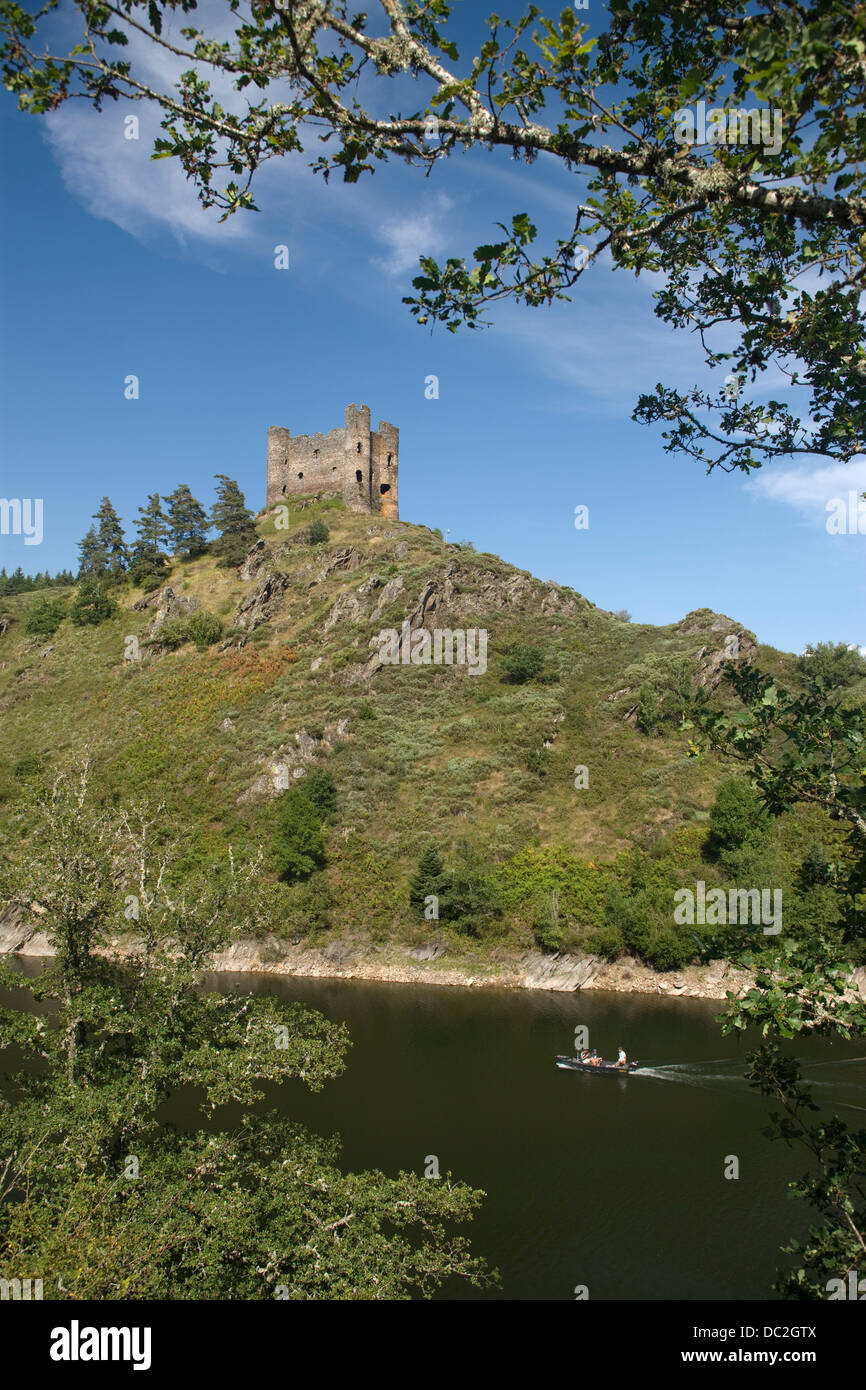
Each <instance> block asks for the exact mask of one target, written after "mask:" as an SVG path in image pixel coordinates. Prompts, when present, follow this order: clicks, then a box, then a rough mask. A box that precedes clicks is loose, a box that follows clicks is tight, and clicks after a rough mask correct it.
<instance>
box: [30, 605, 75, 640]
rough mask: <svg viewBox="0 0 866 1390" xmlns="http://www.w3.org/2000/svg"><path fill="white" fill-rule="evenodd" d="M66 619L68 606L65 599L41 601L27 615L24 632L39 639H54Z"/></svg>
mask: <svg viewBox="0 0 866 1390" xmlns="http://www.w3.org/2000/svg"><path fill="white" fill-rule="evenodd" d="M65 617H66V604H65V603H64V601H63V599H60V598H54V599H44V598H43V599H40V600H39V602H38V603H35V604H34V605H33V607H32V608H31V609H30V612H29V613H28V614H27V622H26V623H25V624H24V631H25V632H29V633H31V634H35V635H37V636H39V637H53V636H54V633H55V632H56V631H57V629H58V628H59V626H60V624H61V623H62V622H63V619H64V618H65Z"/></svg>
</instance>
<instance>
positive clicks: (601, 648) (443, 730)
mask: <svg viewBox="0 0 866 1390" xmlns="http://www.w3.org/2000/svg"><path fill="white" fill-rule="evenodd" d="M284 512H285V509H283V513H282V515H284ZM317 519H318V520H319V521H321V522H324V523H325V526H326V528H327V538H326V539H324V540H319V541H317V542H315V543H314V542H313V541H311V539H310V525H311V523H312V522H313V521H314V520H317ZM279 520H281V514H280V513H279V512H276V513H272V514H270V515H263V516H262V517H260V518H259V520H258V539H257V541H256V543H255V545H254V546H253V547H252V548H251V550H250V552H249V554H248V555H247V556H246V558H245V560H244V562H243V564H242V565H241V566H240V567H239V568H236V569H224V568H219V567H218V565H217V563H216V560H215V559H214V558H212V557H211V556H209V555H205V556H203V557H201V558H200V559H197V560H194V561H189V562H177V561H176V562H175V563H174V564H173V566H172V568H171V571H170V573H169V574H168V576H167V578H166V580H165V582H163V583H162V584H161V586H160V587H159V588H157V589H153V590H151V591H150V592H147V593H144V592H141V591H136V590H127V591H125V592H122V593H121V595H120V597H119V601H120V604H121V608H120V612H119V614H118V615H117V616H116V617H114V618H111V619H110V620H108V621H106V622H103V623H101V624H100V625H99V626H98V627H84V628H75V627H73V626H72V625H71V624H70V623H69V622H64V623H63V625H62V626H61V627H60V629H59V630H58V631H57V633H56V634H55V636H54V637H52V638H51V639H49V640H47V641H46V640H45V639H42V638H38V637H37V638H34V637H30V636H28V635H27V633H26V630H25V629H26V621H25V620H26V613H27V608H28V604H29V603H30V602H32V601H33V596H32V595H19V596H17V597H16V598H11V599H7V600H4V601H3V610H4V611H3V612H0V711H2V721H0V744H2V745H4V746H3V755H4V757H3V763H4V768H5V771H4V772H3V774H2V782H0V794H2V797H3V801H2V815H3V817H4V818H5V820H6V821H7V822H8V820H9V817H10V816H11V815H12V814H13V812H12V808H13V807H14V804H15V800H16V797H17V795H18V793H19V791H20V781H21V777H22V776H23V775H29V773H30V772H31V771H32V770H33V769H34V768H41V769H42V770H43V771H44V770H46V769H48V768H50V767H59V766H62V765H64V764H65V763H67V762H70V761H72V760H74V759H76V758H80V757H81V756H82V755H83V754H84V753H85V752H87V753H88V755H89V757H90V759H91V762H92V765H93V768H94V777H95V779H96V783H97V785H98V787H99V791H100V794H101V795H104V796H106V797H109V798H111V799H113V800H114V801H118V800H122V799H124V798H128V797H129V796H130V795H133V794H134V796H135V797H136V798H144V799H151V800H152V801H156V800H159V801H162V802H164V803H165V815H166V816H168V817H170V818H171V819H172V821H173V823H179V824H182V825H183V826H184V827H185V828H186V829H187V831H188V833H189V837H190V848H189V854H190V857H191V858H194V859H196V860H198V861H208V860H210V859H214V858H216V857H217V856H219V855H223V854H225V853H226V850H227V846H228V845H231V847H232V852H233V853H234V854H235V855H244V854H246V853H252V852H254V850H255V849H257V848H258V847H262V848H263V850H264V852H265V860H264V863H265V869H264V873H265V875H266V877H268V878H269V880H272V881H273V883H274V891H275V895H276V896H275V903H277V904H278V905H279V910H278V911H277V913H276V915H275V920H274V926H273V930H272V931H271V932H270V933H269V934H268V936H267V940H263V941H260V942H257V943H247V944H246V945H245V946H244V947H243V948H240V947H238V948H237V949H236V952H235V957H234V960H235V966H234V968H241V966H240V961H241V958H243V960H244V961H245V964H244V966H243V968H247V967H248V966H251V965H252V964H253V963H254V962H255V963H257V965H258V967H259V968H269V969H301V968H302V964H301V958H302V957H304V958H305V959H306V960H307V963H308V964H309V963H310V961H312V960H313V959H314V957H315V959H317V960H318V961H319V966H320V969H321V972H322V973H327V972H329V971H331V970H332V969H333V973H354V974H363V973H365V972H366V970H367V969H374V968H375V961H376V958H377V956H378V957H379V958H380V965H381V969H382V970H383V971H384V970H386V969H387V970H389V971H392V972H393V971H397V974H391V975H388V974H385V975H383V976H382V978H404V977H408V978H416V977H418V976H419V975H423V976H424V977H426V978H433V976H434V975H437V976H442V975H443V974H444V975H446V976H448V978H450V976H451V973H453V974H454V975H455V978H462V979H467V978H472V979H475V980H481V979H484V980H489V981H490V982H499V983H521V982H522V983H527V984H530V985H538V986H540V987H546V988H576V987H585V986H587V985H588V984H590V983H593V984H595V985H596V987H604V988H610V987H616V986H615V983H614V982H615V980H616V979H617V978H619V979H620V980H621V982H625V981H627V980H633V981H635V982H637V981H639V980H643V979H644V978H645V972H646V973H647V977H649V976H653V978H655V979H656V981H658V980H659V979H661V978H662V977H661V976H659V975H658V974H657V973H656V974H655V975H653V971H652V969H650V967H655V968H656V972H657V971H658V969H659V968H661V969H662V970H663V971H667V972H669V971H670V970H671V969H673V970H679V971H680V972H684V971H690V970H692V968H693V967H695V968H697V967H698V966H699V965H700V959H701V950H700V949H698V948H696V947H695V946H694V945H693V944H690V943H688V942H685V941H684V940H680V941H679V944H677V941H676V940H675V936H676V934H675V933H672V932H671V930H670V927H669V918H670V912H669V911H668V908H667V907H665V906H664V904H669V903H670V896H671V895H670V891H669V890H670V886H671V885H672V884H674V883H677V882H682V881H688V880H689V878H690V877H692V878H694V876H703V877H705V878H707V879H708V881H709V880H712V879H713V875H714V874H715V873H716V872H717V871H716V870H715V869H713V867H712V865H707V864H706V863H705V862H704V847H705V841H706V834H707V825H706V822H707V819H708V815H709V812H710V808H711V807H712V805H713V801H714V798H715V794H716V789H717V787H718V785H719V783H720V781H721V780H722V779H723V778H724V777H725V776H729V775H730V770H729V769H725V768H722V767H721V766H720V765H719V764H717V763H716V762H715V761H713V760H712V759H708V758H693V757H689V756H688V748H687V738H686V736H685V734H684V733H683V731H682V728H681V722H682V717H683V714H684V713H687V710H688V706H689V702H690V701H691V700H692V699H694V698H695V696H696V694H697V692H699V691H702V690H703V691H708V692H716V694H717V695H718V694H720V693H721V692H720V691H719V683H720V681H721V677H722V673H723V670H724V666H725V662H726V661H728V660H730V659H732V652H733V653H734V654H735V659H747V658H750V657H751V656H753V655H755V654H756V653H758V652H759V648H758V646H757V643H756V639H755V636H754V634H753V633H751V632H749V631H748V630H747V629H745V628H744V627H743V626H742V624H741V623H739V622H737V621H735V620H733V619H731V618H728V617H726V616H724V615H721V614H716V613H713V612H711V611H710V610H708V609H701V608H698V609H696V610H694V611H692V612H691V613H689V614H687V615H686V616H685V617H684V618H683V619H682V620H680V621H678V622H676V623H672V624H671V625H669V626H667V627H650V626H647V625H640V624H636V623H632V622H630V621H628V620H627V617H626V616H624V615H616V614H613V613H611V612H608V611H606V610H604V609H602V608H599V607H597V606H596V605H595V604H594V603H592V602H591V601H590V600H589V599H588V598H586V597H585V596H583V595H582V594H580V593H579V592H577V591H576V590H574V589H570V588H567V587H565V586H563V585H560V584H556V583H553V582H551V581H543V580H541V579H538V578H536V577H534V576H533V575H531V574H529V573H527V572H525V571H522V570H518V569H516V568H514V567H513V566H511V565H509V564H507V563H505V562H504V561H503V560H501V559H499V558H498V557H497V556H495V555H489V554H478V553H476V552H475V550H474V549H473V548H472V547H471V546H468V545H447V544H446V543H445V542H444V541H443V540H442V538H441V536H439V535H438V534H436V533H434V532H432V531H430V530H429V529H428V528H426V527H424V526H418V525H413V524H411V523H409V522H403V521H395V520H387V519H385V518H381V517H371V516H368V515H357V514H352V513H349V512H347V511H346V510H344V508H343V506H342V504H341V503H339V502H338V501H336V500H333V499H329V500H319V501H315V500H314V501H311V502H309V503H307V504H303V505H302V504H298V505H296V506H293V508H292V513H291V516H290V518H289V525H288V528H287V529H284V530H280V529H278V526H277V522H278V521H279ZM195 614H199V615H201V614H207V615H211V617H212V620H213V630H212V631H210V630H209V632H208V636H207V638H206V639H204V640H202V641H200V642H199V645H198V646H196V645H195V643H194V642H192V641H190V640H187V639H186V638H185V637H184V634H183V625H184V622H185V621H187V620H189V619H190V618H191V617H192V616H193V615H195ZM389 633H390V634H391V635H390V637H383V634H389ZM482 633H483V634H484V643H483V646H484V652H483V661H482V659H481V657H482V652H481V646H480V645H479V634H482ZM437 634H439V636H438V637H437ZM442 634H445V635H444V637H443V636H442ZM473 634H474V636H473ZM461 641H462V642H463V643H464V646H463V647H461V645H460V644H461ZM389 642H390V644H391V645H390V646H389V645H388V643H389ZM437 642H439V643H440V644H441V643H444V647H442V648H441V650H440V654H439V655H440V659H439V660H437V646H436V644H437ZM473 643H474V646H473ZM461 651H465V653H466V654H465V655H464V656H463V659H462V661H461ZM473 653H474V663H475V669H472V659H473ZM448 655H451V656H452V658H453V659H452V660H451V661H450V662H449V661H448ZM760 656H761V660H762V664H763V665H764V666H765V667H767V668H768V669H771V670H772V669H777V670H783V669H785V668H786V666H788V665H789V658H786V657H784V656H783V655H781V654H779V653H777V652H773V651H771V650H769V649H766V648H762V649H760ZM313 771H319V772H322V771H326V772H327V774H328V779H329V781H330V783H331V785H332V787H333V789H334V791H335V804H334V808H333V812H332V814H330V815H329V816H328V817H327V818H326V820H325V823H324V825H323V835H324V841H325V851H326V852H325V860H324V863H323V864H322V865H321V866H319V868H318V870H317V872H316V873H315V874H314V875H312V876H309V877H308V878H307V880H306V881H304V882H295V883H289V884H286V883H280V882H278V877H279V865H278V864H276V863H275V862H274V861H273V859H272V858H269V857H268V856H269V854H270V840H271V834H272V830H273V825H274V817H275V812H276V808H277V804H278V798H281V797H284V796H285V795H286V794H293V793H294V792H297V791H298V789H299V788H300V789H302V788H303V786H304V779H305V778H308V776H309V774H310V773H311V772H313ZM429 849H435V850H437V851H438V852H439V854H440V855H441V857H442V861H443V865H444V872H445V874H446V876H447V877H448V881H449V883H450V885H451V887H450V889H449V891H450V894H451V900H452V909H451V911H450V912H449V913H444V914H443V915H442V916H441V917H440V918H439V919H436V920H426V919H425V918H424V917H423V915H421V914H420V913H419V912H418V910H417V904H416V905H415V906H413V904H412V902H411V901H410V893H411V885H412V882H413V878H414V876H415V875H416V874H417V872H418V865H419V859H420V858H421V856H422V855H423V853H424V851H425V850H429ZM647 866H648V868H649V870H650V871H651V877H652V875H654V876H655V880H656V888H655V889H653V891H654V892H655V893H656V899H657V900H658V903H660V904H662V906H661V907H659V908H658V911H657V912H655V916H654V918H653V921H652V922H650V923H649V925H648V926H647V927H646V930H645V931H644V933H643V936H642V935H641V931H640V930H639V929H638V928H637V927H634V928H633V929H632V928H630V927H628V925H627V923H625V917H622V910H621V907H620V906H618V905H617V903H618V900H617V898H616V892H619V893H620V894H625V897H626V899H629V895H631V898H632V899H633V897H634V894H635V892H644V891H645V889H646V886H645V885H643V886H642V883H643V880H642V879H641V875H643V878H644V879H645V878H646V872H645V870H647ZM636 874H637V878H636V877H635V875H636ZM638 880H641V882H638ZM662 883H663V886H662V887H659V884H662ZM278 890H279V892H284V893H285V894H286V895H287V896H286V897H285V899H284V900H283V899H280V898H279V892H278ZM646 891H648V890H646ZM455 903H456V906H455V905H454V904H455ZM618 914H619V915H618ZM626 915H627V914H626ZM621 917H622V920H620V918H621ZM32 926H33V929H34V931H35V930H36V929H37V928H38V923H33V924H32ZM13 934H14V933H13ZM7 936H8V933H7ZM25 944H26V943H25ZM700 945H701V943H698V946H699V947H700ZM7 949H9V946H8V944H7ZM238 950H242V952H246V955H243V956H242V957H241V956H238V954H237V951H238ZM311 953H313V954H311ZM690 953H691V956H694V959H692V958H691V956H690ZM703 955H704V957H706V950H705V949H704V950H703ZM385 957H387V965H386V963H385V959H384V958H385ZM292 962H294V964H293V963H292ZM353 962H354V964H353ZM401 962H402V964H401ZM335 963H336V964H335ZM401 969H402V970H404V971H405V972H408V975H404V974H400V970H401ZM701 969H705V967H701ZM706 969H709V967H708V966H707V967H706ZM413 972H415V973H413ZM449 972H450V973H449ZM617 972H619V974H618V973H617ZM717 973H718V972H717ZM682 978H683V979H686V976H685V975H683V976H682ZM666 979H667V984H666V985H665V988H666V989H667V988H668V987H669V985H670V981H671V979H672V976H671V975H670V974H669V973H668V974H667V975H666ZM545 982H546V983H545ZM704 983H706V982H704ZM687 984H688V988H687V992H704V990H703V989H698V987H697V985H696V984H695V980H693V979H692V977H691V976H689V977H688V981H687ZM718 986H719V981H718V980H716V982H715V984H714V985H713V986H712V988H710V987H709V986H707V988H708V989H709V992H713V990H714V989H716V988H718ZM626 987H631V988H639V987H641V986H640V984H638V983H634V984H632V985H630V986H629V985H626ZM722 992H723V990H722Z"/></svg>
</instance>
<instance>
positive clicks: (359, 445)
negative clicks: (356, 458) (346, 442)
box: [358, 439, 361, 454]
mask: <svg viewBox="0 0 866 1390" xmlns="http://www.w3.org/2000/svg"><path fill="white" fill-rule="evenodd" d="M360 452H361V441H360V439H359V440H358V453H359V454H360Z"/></svg>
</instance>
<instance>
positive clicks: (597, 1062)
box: [589, 1048, 601, 1067]
mask: <svg viewBox="0 0 866 1390" xmlns="http://www.w3.org/2000/svg"><path fill="white" fill-rule="evenodd" d="M589 1065H590V1066H591V1067H600V1066H601V1058H600V1057H599V1055H598V1053H597V1051H596V1050H595V1048H593V1049H592V1056H591V1057H590V1059H589Z"/></svg>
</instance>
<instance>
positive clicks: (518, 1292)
mask: <svg viewBox="0 0 866 1390" xmlns="http://www.w3.org/2000/svg"><path fill="white" fill-rule="evenodd" d="M28 968H29V967H28ZM207 983H208V986H209V987H214V988H220V989H224V990H225V989H241V990H244V991H247V990H248V991H250V992H253V993H273V994H276V995H278V996H279V997H280V998H282V999H286V1000H297V1001H300V1002H303V1003H306V1004H309V1005H311V1006H313V1007H315V1008H317V1009H320V1010H321V1011H322V1012H323V1013H324V1014H326V1015H327V1016H328V1017H329V1018H332V1019H335V1020H339V1021H342V1022H345V1023H346V1024H347V1025H348V1027H349V1030H350V1034H351V1037H352V1040H353V1047H352V1048H351V1050H350V1052H349V1057H348V1066H347V1068H346V1071H345V1072H344V1074H343V1075H342V1076H341V1077H340V1078H339V1079H338V1080H336V1081H334V1082H331V1083H329V1084H328V1086H327V1087H326V1088H325V1090H324V1091H323V1092H321V1093H319V1094H318V1095H310V1094H309V1093H308V1092H307V1091H306V1090H305V1089H304V1088H303V1086H301V1085H300V1083H291V1084H289V1085H286V1086H283V1087H280V1088H274V1089H273V1090H272V1091H271V1093H270V1094H269V1096H268V1102H267V1104H268V1106H273V1105H277V1106H278V1107H279V1108H280V1109H283V1110H285V1111H286V1112H288V1113H291V1114H292V1116H293V1117H294V1118H296V1119H298V1120H301V1121H303V1122H305V1123H306V1124H307V1125H309V1127H310V1128H312V1129H315V1130H317V1131H318V1132H320V1133H324V1134H331V1133H334V1132H336V1133H339V1134H340V1135H341V1136H342V1139H343V1158H344V1162H345V1164H346V1166H347V1167H350V1168H364V1167H376V1168H380V1169H382V1170H384V1171H385V1172H392V1173H393V1172H396V1171H397V1170H398V1169H413V1170H414V1171H416V1172H419V1173H422V1172H423V1171H424V1168H425V1163H426V1162H427V1159H428V1156H429V1155H435V1156H436V1157H437V1158H438V1162H439V1167H440V1171H441V1172H442V1173H443V1174H445V1173H447V1172H450V1173H451V1174H453V1175H454V1177H455V1178H459V1179H462V1180H465V1181H466V1182H468V1183H471V1184H472V1185H473V1186H475V1187H480V1188H483V1189H484V1191H485V1192H486V1193H487V1198H486V1200H485V1202H484V1205H483V1208H482V1210H481V1212H480V1214H479V1215H478V1217H477V1218H476V1220H475V1221H474V1222H473V1223H472V1226H471V1228H468V1227H467V1228H465V1229H466V1230H467V1231H468V1230H470V1229H471V1232H472V1240H473V1245H474V1248H475V1250H476V1252H477V1253H479V1254H483V1255H485V1256H486V1257H487V1258H488V1260H489V1261H490V1262H491V1263H492V1264H493V1265H495V1266H496V1267H497V1268H498V1269H499V1271H500V1275H501V1278H502V1288H501V1289H500V1290H498V1291H493V1292H485V1293H479V1292H477V1291H475V1290H471V1289H469V1290H467V1289H464V1288H462V1287H459V1286H454V1287H449V1288H448V1289H447V1290H446V1291H445V1292H444V1293H443V1294H442V1295H440V1296H444V1297H451V1298H463V1299H466V1298H509V1299H573V1298H574V1296H575V1292H574V1291H575V1286H576V1285H586V1286H587V1288H588V1291H589V1297H590V1299H623V1298H625V1299H680V1298H685V1299H746V1298H772V1297H774V1295H773V1293H772V1289H771V1285H772V1281H773V1278H774V1273H775V1270H776V1268H777V1266H778V1264H779V1263H783V1262H784V1259H785V1257H784V1256H779V1253H778V1251H779V1246H780V1245H781V1244H782V1243H783V1242H785V1241H787V1240H788V1239H789V1238H790V1237H791V1236H792V1235H794V1234H802V1233H803V1232H804V1231H805V1229H806V1227H807V1225H808V1224H809V1213H808V1211H807V1210H806V1209H805V1208H804V1207H803V1205H802V1204H801V1203H799V1202H792V1201H789V1200H788V1199H787V1198H786V1194H785V1184H786V1181H787V1180H788V1179H789V1178H791V1177H795V1176H797V1175H799V1174H800V1173H801V1172H803V1171H805V1170H806V1168H807V1159H806V1155H805V1153H802V1152H800V1151H795V1150H789V1149H786V1147H785V1146H784V1145H783V1144H780V1143H770V1141H769V1140H767V1139H766V1138H765V1137H763V1135H762V1129H763V1127H764V1126H765V1125H766V1123H767V1115H768V1112H769V1110H770V1108H771V1107H770V1105H769V1103H767V1102H765V1101H764V1100H762V1099H761V1098H760V1097H759V1096H756V1095H755V1094H754V1093H753V1092H752V1091H750V1089H749V1087H748V1086H747V1085H746V1083H745V1081H744V1080H743V1079H742V1071H743V1056H744V1053H745V1051H746V1050H747V1049H746V1045H744V1044H742V1043H740V1044H739V1045H738V1041H737V1040H736V1039H723V1038H721V1036H720V1033H719V1029H718V1026H717V1024H716V1023H715V1022H714V1018H715V1016H716V1015H717V1014H718V1013H719V1012H720V1011H721V1007H722V1006H721V1005H720V1004H718V1003H716V1002H708V1001H703V1000H686V999H676V1000H671V999H662V998H655V997H646V996H639V995H634V996H631V995H621V994H600V993H590V994H567V995H564V994H555V993H541V992H538V993H535V992H528V991H507V990H479V989H449V988H440V987H428V988H423V987H417V986H406V985H385V984H381V985H379V984H369V983H366V982H354V981H333V980H294V979H278V978H274V977H262V976H243V975H220V976H211V977H209V978H208V981H207ZM19 998H20V996H19ZM577 1024H585V1025H586V1026H587V1027H588V1028H589V1034H590V1045H591V1046H593V1047H597V1048H598V1049H599V1051H600V1052H602V1053H603V1054H604V1056H605V1057H608V1058H613V1057H615V1055H616V1046H617V1044H619V1043H620V1042H621V1043H622V1044H623V1045H624V1046H625V1048H626V1049H627V1051H628V1054H629V1057H630V1058H636V1059H638V1060H639V1061H640V1062H641V1063H643V1064H646V1065H648V1066H650V1067H652V1069H653V1071H652V1073H651V1074H649V1075H637V1076H629V1077H618V1076H607V1075H595V1076H585V1075H581V1074H580V1073H575V1072H568V1071H561V1070H559V1069H557V1068H556V1067H555V1066H554V1060H553V1059H554V1056H555V1055H556V1054H557V1053H572V1052H573V1050H574V1041H573V1040H574V1028H575V1025H577ZM863 1051H864V1049H863V1044H862V1042H861V1043H859V1044H847V1045H846V1044H842V1043H828V1042H826V1041H816V1042H812V1043H808V1044H801V1045H798V1048H797V1053H798V1055H799V1056H800V1057H802V1058H803V1059H805V1060H806V1061H807V1062H808V1067H807V1075H808V1076H809V1077H810V1079H812V1080H813V1081H814V1082H815V1097H816V1099H817V1100H819V1101H820V1103H821V1104H822V1105H826V1107H827V1110H828V1112H830V1113H832V1112H837V1113H839V1114H840V1115H841V1116H842V1118H843V1119H846V1120H847V1121H848V1122H849V1123H851V1124H855V1125H857V1124H862V1123H863V1119H864V1112H866V1059H864V1058H863V1056H862V1053H863ZM192 1113H193V1112H192V1110H191V1107H190V1104H189V1098H188V1097H184V1096H183V1095H179V1096H178V1097H177V1098H176V1100H175V1101H174V1102H173V1103H172V1105H171V1106H170V1107H168V1110H167V1112H166V1118H170V1119H171V1120H173V1121H174V1122H175V1123H178V1124H181V1125H183V1124H185V1123H189V1122H190V1120H191V1119H192ZM222 1118H223V1119H224V1120H231V1118H232V1117H231V1114H230V1113H229V1112H224V1113H223V1117H222ZM728 1155H736V1156H737V1157H738V1159H739V1171H740V1176H739V1179H737V1180H726V1179H725V1177H724V1170H725V1163H726V1156H728Z"/></svg>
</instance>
